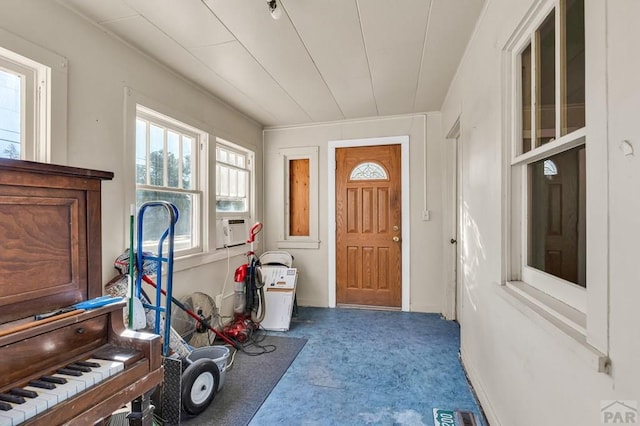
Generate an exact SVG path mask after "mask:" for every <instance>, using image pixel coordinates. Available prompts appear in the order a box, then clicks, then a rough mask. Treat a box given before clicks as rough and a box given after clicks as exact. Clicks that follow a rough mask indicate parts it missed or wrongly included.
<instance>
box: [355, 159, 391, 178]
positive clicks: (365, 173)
mask: <svg viewBox="0 0 640 426" xmlns="http://www.w3.org/2000/svg"><path fill="white" fill-rule="evenodd" d="M349 179H351V180H380V179H382V180H388V179H389V177H388V176H387V172H386V170H385V169H384V167H382V166H381V165H380V164H376V163H361V164H358V165H357V166H356V167H354V168H353V170H352V171H351V174H350V175H349Z"/></svg>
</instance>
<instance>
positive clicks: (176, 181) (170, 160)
mask: <svg viewBox="0 0 640 426" xmlns="http://www.w3.org/2000/svg"><path fill="white" fill-rule="evenodd" d="M167 177H168V178H169V182H168V183H167V186H169V187H170V188H179V187H180V135H178V134H177V133H175V132H172V131H167Z"/></svg>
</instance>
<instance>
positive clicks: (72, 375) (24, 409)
mask: <svg viewBox="0 0 640 426" xmlns="http://www.w3.org/2000/svg"><path fill="white" fill-rule="evenodd" d="M123 370H124V363H122V362H118V361H107V360H103V359H96V358H90V359H87V360H86V361H76V362H75V363H73V364H69V365H68V366H67V367H65V368H61V369H59V370H58V371H57V372H55V373H54V374H51V375H48V376H42V377H40V378H39V379H38V380H32V381H31V382H29V385H28V386H24V387H22V388H14V389H11V390H10V391H9V392H7V393H3V394H0V426H16V425H19V424H20V423H23V422H25V421H27V420H29V419H31V418H32V417H35V416H37V415H38V414H40V413H43V412H44V411H46V410H47V409H49V408H52V407H53V406H54V405H56V404H59V403H61V402H62V401H64V400H66V399H69V398H71V397H73V396H74V395H76V394H78V393H81V392H82V391H84V390H85V389H87V388H90V387H91V386H94V385H96V384H98V383H100V382H102V381H104V380H106V379H107V378H108V377H110V376H113V375H115V374H117V373H119V372H121V371H123Z"/></svg>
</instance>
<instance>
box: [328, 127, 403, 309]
mask: <svg viewBox="0 0 640 426" xmlns="http://www.w3.org/2000/svg"><path fill="white" fill-rule="evenodd" d="M376 145H400V151H401V153H402V155H401V157H402V158H401V169H402V170H401V172H400V174H401V180H402V205H401V208H402V215H401V217H402V246H401V247H402V310H403V311H405V312H408V311H409V310H410V307H411V305H410V301H411V298H410V296H411V275H410V272H409V259H410V256H411V252H410V250H411V249H410V248H411V226H410V223H409V136H392V137H381V138H370V139H344V140H335V141H329V153H328V155H327V158H328V162H327V166H328V170H327V175H328V176H329V183H328V188H327V193H328V194H329V203H328V204H329V212H328V218H329V219H328V224H327V228H328V230H329V232H328V235H327V244H328V250H329V271H328V277H327V278H328V280H327V281H328V285H329V293H328V294H329V307H330V308H335V307H336V148H351V147H357V146H376Z"/></svg>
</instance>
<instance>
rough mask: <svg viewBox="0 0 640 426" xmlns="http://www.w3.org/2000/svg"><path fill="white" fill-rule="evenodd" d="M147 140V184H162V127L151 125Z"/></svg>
mask: <svg viewBox="0 0 640 426" xmlns="http://www.w3.org/2000/svg"><path fill="white" fill-rule="evenodd" d="M150 127H151V130H150V132H149V134H150V141H149V145H150V148H149V155H150V161H149V175H150V176H149V184H150V185H157V186H163V185H164V142H163V139H164V138H163V136H164V129H162V127H158V126H155V125H153V124H152V125H151V126H150Z"/></svg>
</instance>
